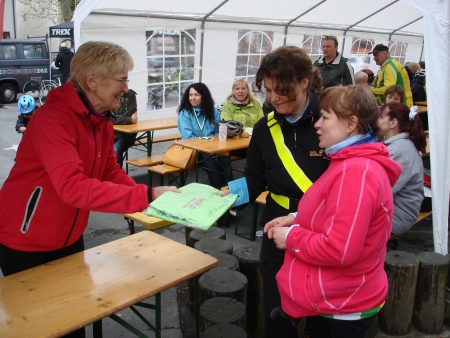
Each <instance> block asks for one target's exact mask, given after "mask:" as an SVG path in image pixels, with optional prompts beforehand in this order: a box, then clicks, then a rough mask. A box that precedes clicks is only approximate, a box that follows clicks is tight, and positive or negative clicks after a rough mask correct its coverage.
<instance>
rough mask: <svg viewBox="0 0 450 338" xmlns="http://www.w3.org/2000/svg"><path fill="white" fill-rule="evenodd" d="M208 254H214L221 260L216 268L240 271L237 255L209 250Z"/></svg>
mask: <svg viewBox="0 0 450 338" xmlns="http://www.w3.org/2000/svg"><path fill="white" fill-rule="evenodd" d="M208 255H210V256H213V257H214V258H216V259H217V261H218V262H219V264H218V265H217V266H216V268H222V269H228V270H234V271H239V261H238V260H237V258H236V257H234V256H232V255H230V254H227V253H223V252H209V253H208Z"/></svg>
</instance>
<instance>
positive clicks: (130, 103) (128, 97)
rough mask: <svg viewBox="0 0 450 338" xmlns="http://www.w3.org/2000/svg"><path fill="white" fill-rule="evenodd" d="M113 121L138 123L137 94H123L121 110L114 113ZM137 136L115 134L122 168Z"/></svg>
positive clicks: (118, 157) (116, 151)
mask: <svg viewBox="0 0 450 338" xmlns="http://www.w3.org/2000/svg"><path fill="white" fill-rule="evenodd" d="M111 121H112V123H113V124H134V123H136V122H137V121H138V117H137V103H136V92H135V91H134V90H133V89H128V92H127V93H125V94H123V96H122V98H121V99H120V106H119V109H117V110H115V111H114V117H113V118H112V120H111ZM136 136H137V134H126V133H121V132H118V131H115V132H114V151H115V153H116V156H117V163H119V165H120V166H122V165H123V154H124V153H125V152H126V151H127V150H128V148H130V147H131V146H132V145H133V144H134V142H135V141H136Z"/></svg>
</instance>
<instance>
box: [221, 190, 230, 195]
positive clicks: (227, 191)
mask: <svg viewBox="0 0 450 338" xmlns="http://www.w3.org/2000/svg"><path fill="white" fill-rule="evenodd" d="M229 194H230V190H228V189H225V190H221V191H220V196H222V197H223V196H226V195H229Z"/></svg>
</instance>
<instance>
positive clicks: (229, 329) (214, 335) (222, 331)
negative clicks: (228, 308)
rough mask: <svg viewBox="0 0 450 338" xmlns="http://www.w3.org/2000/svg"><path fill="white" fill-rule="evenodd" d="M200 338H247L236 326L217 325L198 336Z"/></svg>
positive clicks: (243, 331) (240, 328) (242, 330)
mask: <svg viewBox="0 0 450 338" xmlns="http://www.w3.org/2000/svg"><path fill="white" fill-rule="evenodd" d="M200 338H247V333H246V332H245V330H244V329H243V328H242V327H239V326H237V325H232V324H218V325H215V326H213V327H210V328H209V329H207V330H206V331H205V332H203V333H202V334H200Z"/></svg>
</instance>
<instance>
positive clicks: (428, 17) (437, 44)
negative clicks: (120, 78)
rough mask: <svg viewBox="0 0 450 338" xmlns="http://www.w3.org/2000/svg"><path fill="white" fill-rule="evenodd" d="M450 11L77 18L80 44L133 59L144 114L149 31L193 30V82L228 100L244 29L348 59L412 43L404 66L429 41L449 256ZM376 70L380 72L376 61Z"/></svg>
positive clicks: (355, 7) (79, 14) (251, 8)
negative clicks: (324, 46) (362, 45)
mask: <svg viewBox="0 0 450 338" xmlns="http://www.w3.org/2000/svg"><path fill="white" fill-rule="evenodd" d="M449 6H450V5H449V3H448V1H442V0H428V1H427V2H426V5H423V4H422V1H419V0H403V1H399V0H395V1H392V0H378V1H361V0H302V1H292V0H278V1H273V0H245V1H242V0H240V1H239V0H196V1H182V0H165V1H156V0H133V1H123V0H120V1H119V0H89V1H87V0H83V1H82V2H81V3H80V4H79V5H78V7H77V9H76V12H75V15H74V28H75V45H76V46H79V45H80V44H82V43H83V42H86V41H89V40H103V41H112V42H115V43H118V44H120V45H122V46H123V47H125V48H126V49H127V50H128V51H129V52H130V53H131V55H132V56H133V59H134V62H135V68H134V70H133V71H132V73H131V74H130V85H131V87H132V88H133V89H134V90H136V91H137V93H138V94H142V95H138V108H139V111H140V112H141V111H145V107H146V102H145V101H146V93H147V79H148V78H147V76H148V69H147V46H146V32H147V31H150V30H153V31H154V30H171V29H173V30H186V29H195V32H196V33H195V34H196V36H195V39H196V41H197V42H196V43H195V77H194V80H195V81H202V82H205V83H206V84H207V85H208V87H209V88H210V90H211V92H212V93H213V96H214V97H215V98H219V97H220V98H225V97H226V96H227V94H228V93H229V91H230V87H231V84H232V82H233V80H234V77H235V72H236V55H237V52H238V50H237V48H238V47H237V43H236V41H237V39H238V34H239V30H252V31H253V30H258V31H269V32H271V37H272V41H271V42H272V48H273V49H275V48H277V47H279V46H281V45H284V44H293V45H297V46H300V47H302V44H303V41H304V36H305V35H327V34H329V35H335V36H337V37H338V40H339V46H340V51H341V52H342V53H343V54H344V55H345V56H346V55H349V54H350V49H351V45H352V38H353V37H364V38H367V39H372V40H374V41H375V43H384V44H390V43H393V42H395V41H401V42H406V43H408V48H407V52H406V61H418V60H421V59H423V55H422V54H423V41H424V37H425V39H426V42H427V44H426V46H425V53H426V54H425V55H426V56H427V89H428V102H429V104H428V107H429V115H428V117H429V125H430V131H431V132H430V144H431V169H432V178H433V182H434V185H433V225H434V237H435V251H437V252H440V253H443V254H446V253H447V219H446V217H447V213H448V204H447V200H448V196H449V194H448V193H449V180H448V178H447V177H446V176H447V175H446V173H447V172H448V171H449V170H448V169H449V167H450V162H449V160H448V159H449V158H450V157H449V155H450V154H449V151H448V149H449V147H448V145H449V136H448V127H449V121H448V119H449V117H448V116H447V115H448V114H445V113H444V112H445V111H446V110H445V107H449V106H450V96H449V87H448V78H449V77H448V76H445V75H449V74H448V73H449V72H450V67H449V61H448V60H447V58H446V54H447V51H448V50H449V49H448V48H446V47H447V46H448V44H449V42H448V41H450V39H449V38H450V36H449V35H450V29H449V18H450V15H449V14H450V8H449ZM425 7H426V8H425ZM370 68H373V70H375V71H376V70H377V69H378V67H377V66H375V64H374V63H373V61H371V65H370ZM217 101H218V102H221V101H220V100H217ZM441 112H442V113H441ZM174 114H175V109H162V110H157V111H156V112H155V111H153V112H150V113H147V116H146V118H149V119H153V118H160V117H164V116H173V115H174ZM144 115H145V114H144ZM435 154H440V155H439V158H438V157H437V156H435ZM436 182H439V184H436Z"/></svg>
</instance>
